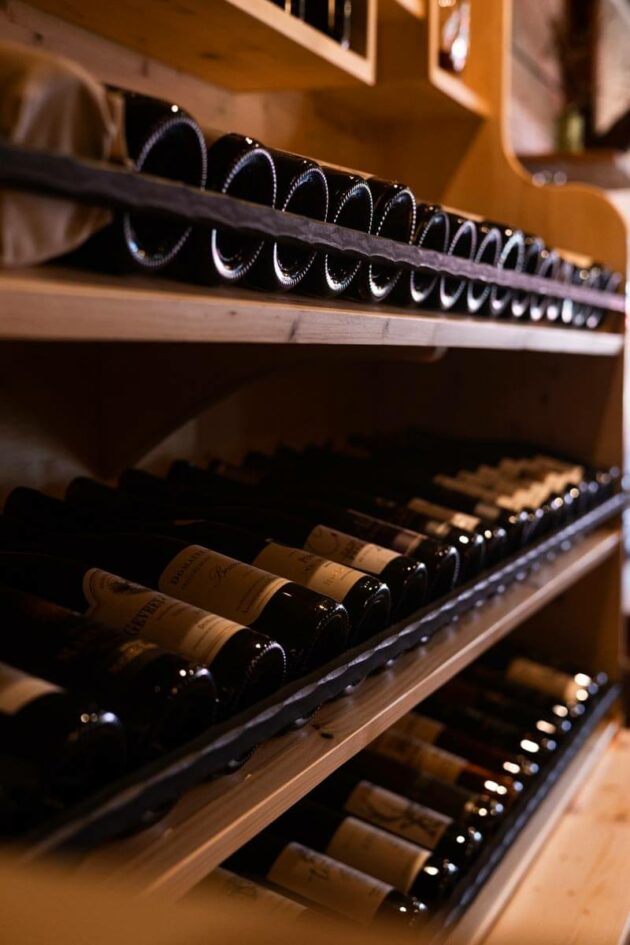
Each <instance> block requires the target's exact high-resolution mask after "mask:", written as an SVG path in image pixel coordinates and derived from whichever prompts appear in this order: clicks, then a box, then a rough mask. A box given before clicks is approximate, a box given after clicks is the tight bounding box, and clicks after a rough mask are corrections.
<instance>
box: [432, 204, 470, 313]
mask: <svg viewBox="0 0 630 945" xmlns="http://www.w3.org/2000/svg"><path fill="white" fill-rule="evenodd" d="M448 216H449V223H450V234H451V241H450V243H449V246H448V250H447V253H448V255H449V256H458V257H461V258H462V259H473V258H474V255H475V252H476V249H477V231H476V230H475V224H474V223H473V221H472V220H465V219H464V218H463V217H459V216H457V215H456V214H453V213H449V215H448ZM467 285H468V280H467V279H462V278H461V277H460V276H447V275H446V274H444V275H442V276H440V286H439V304H440V308H441V309H443V311H445V312H450V311H452V310H453V309H454V308H455V307H456V306H457V304H458V302H459V301H460V299H461V297H462V295H463V293H464V291H465V290H466V288H467Z"/></svg>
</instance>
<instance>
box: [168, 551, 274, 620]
mask: <svg viewBox="0 0 630 945" xmlns="http://www.w3.org/2000/svg"><path fill="white" fill-rule="evenodd" d="M287 583H288V582H287V581H286V580H285V579H284V578H282V577H274V576H273V575H272V574H265V572H264V571H260V570H258V569H257V568H252V567H251V566H250V565H249V564H243V563H242V562H241V561H236V560H235V559H234V558H228V557H226V555H221V554H219V553H218V552H216V551H210V550H209V549H208V548H203V547H202V546H201V545H189V546H188V547H187V548H184V550H183V551H180V553H179V554H178V555H176V556H175V557H174V558H173V560H172V561H171V562H170V564H169V565H168V567H167V568H165V569H164V571H163V572H162V574H161V575H160V580H159V588H160V590H161V591H162V592H163V593H164V594H170V595H171V597H177V598H179V600H185V601H188V603H190V604H195V605H196V606H197V607H201V608H202V609H203V610H210V611H212V612H213V613H216V614H221V616H222V617H228V618H229V619H230V620H237V621H238V622H239V623H241V624H245V625H246V626H249V625H250V624H251V623H253V622H254V620H256V618H257V617H259V616H260V614H261V613H262V611H263V609H264V608H265V606H266V605H267V604H268V603H269V601H270V600H271V598H272V597H273V595H274V594H275V593H276V592H277V591H279V590H280V588H282V587H284V585H285V584H287Z"/></svg>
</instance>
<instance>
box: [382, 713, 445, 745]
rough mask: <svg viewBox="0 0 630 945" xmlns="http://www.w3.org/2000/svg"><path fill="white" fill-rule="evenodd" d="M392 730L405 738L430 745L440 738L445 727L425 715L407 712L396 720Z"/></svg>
mask: <svg viewBox="0 0 630 945" xmlns="http://www.w3.org/2000/svg"><path fill="white" fill-rule="evenodd" d="M393 728H394V729H395V730H396V731H397V732H400V733H401V734H402V735H406V736H407V738H415V739H417V740H418V741H420V742H429V744H431V745H432V744H433V742H434V741H435V740H436V739H438V738H439V737H440V735H441V734H442V732H443V731H444V729H445V728H446V726H445V725H443V724H442V723H441V722H437V721H436V720H435V719H430V718H428V717H427V716H426V715H418V713H417V712H409V713H408V714H407V715H403V717H402V718H401V719H398V721H397V722H395V723H394V726H393Z"/></svg>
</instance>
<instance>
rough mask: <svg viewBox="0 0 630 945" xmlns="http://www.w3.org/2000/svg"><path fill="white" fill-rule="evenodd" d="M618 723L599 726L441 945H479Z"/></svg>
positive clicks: (592, 767) (605, 722) (607, 745)
mask: <svg viewBox="0 0 630 945" xmlns="http://www.w3.org/2000/svg"><path fill="white" fill-rule="evenodd" d="M619 727H620V723H619V721H618V720H617V719H614V718H611V719H609V720H606V721H604V722H602V723H601V724H600V725H599V726H598V727H597V729H596V730H595V731H594V732H593V734H592V735H591V736H590V737H589V738H588V739H587V741H586V744H585V745H584V746H583V747H582V748H581V749H580V751H579V752H578V754H577V755H576V757H575V758H574V759H573V760H572V761H571V763H570V764H569V765H568V767H567V769H566V771H564V772H563V774H562V775H561V776H560V778H559V779H558V781H557V783H556V784H555V785H554V786H553V788H552V789H551V791H550V792H549V794H548V795H547V797H546V798H545V799H544V801H543V802H542V803H541V805H540V806H539V808H538V809H537V810H536V812H535V813H534V815H533V816H532V817H531V818H530V820H529V822H528V824H527V826H526V827H525V828H524V830H523V831H522V832H521V833H520V834H519V835H518V837H517V838H516V840H515V841H514V842H513V843H512V844H511V846H510V849H509V850H508V852H507V853H506V855H505V857H504V858H503V861H502V862H501V864H500V866H499V867H498V869H497V870H496V871H495V872H494V873H493V874H492V875H491V876H490V878H489V879H488V880H487V881H486V882H485V883H484V886H483V889H482V890H481V892H480V893H479V895H478V896H477V898H476V899H475V900H474V901H473V902H472V904H471V905H470V906H469V908H468V909H467V911H466V913H465V914H464V916H463V917H462V919H461V920H460V921H459V922H458V923H457V925H456V926H455V927H454V929H453V930H452V932H451V933H450V934H449V935H448V936H447V937H446V938H445V939H444V940H443V942H442V943H441V945H479V943H481V942H483V940H484V938H485V936H486V933H487V932H488V930H489V929H490V928H491V926H492V925H493V923H494V922H495V920H496V919H497V917H498V916H499V914H500V912H501V910H502V909H503V907H504V906H505V905H507V903H508V901H509V899H510V898H511V896H512V894H513V893H514V891H515V889H516V888H517V886H518V884H519V883H520V882H521V880H522V879H523V878H524V877H525V876H526V874H527V871H528V870H529V868H530V867H531V865H532V863H533V861H534V860H535V858H536V855H537V853H538V852H539V851H540V850H541V849H542V848H543V846H544V845H545V843H546V841H547V840H548V839H549V838H550V836H551V834H552V832H553V830H554V828H555V827H556V826H557V825H558V823H559V821H560V819H561V817H562V815H563V813H564V812H565V810H566V809H567V807H568V806H569V805H570V803H571V801H572V800H573V798H574V797H575V796H576V794H577V793H578V791H579V789H580V788H581V787H582V786H583V785H584V784H585V783H586V782H587V779H588V777H589V775H590V774H591V773H592V771H593V770H594V768H595V767H596V765H597V764H598V763H599V762H600V761H601V760H602V759H603V757H604V754H605V752H606V750H607V748H608V747H609V745H610V743H611V742H612V740H613V738H614V737H615V735H616V734H617V733H618V731H619Z"/></svg>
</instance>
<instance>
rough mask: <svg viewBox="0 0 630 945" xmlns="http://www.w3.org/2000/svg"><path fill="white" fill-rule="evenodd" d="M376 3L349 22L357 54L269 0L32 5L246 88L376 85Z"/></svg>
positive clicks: (40, 0)
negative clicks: (352, 25) (355, 36)
mask: <svg viewBox="0 0 630 945" xmlns="http://www.w3.org/2000/svg"><path fill="white" fill-rule="evenodd" d="M374 3H375V0H365V16H364V17H361V18H359V17H358V16H357V17H356V18H355V20H354V21H353V23H355V22H356V31H357V32H358V33H359V42H358V43H357V46H358V48H359V49H360V53H359V52H355V51H354V50H353V49H343V48H342V47H341V46H340V45H339V43H337V42H335V41H334V40H333V39H331V38H330V37H329V36H326V35H325V34H324V33H321V32H320V31H319V30H316V29H313V27H311V26H309V25H307V24H306V23H304V22H302V20H299V19H298V18H297V17H294V16H291V15H290V14H288V13H286V12H285V11H284V10H283V9H282V8H281V7H278V6H276V5H275V4H274V3H272V2H270V0H212V2H211V3H208V2H207V0H187V2H186V4H183V3H179V4H178V3H160V4H157V5H156V4H155V3H150V2H147V0H112V2H111V3H110V4H107V5H104V4H102V3H91V4H85V3H81V2H80V0H36V2H34V4H33V6H36V7H39V8H40V9H42V10H45V11H46V12H47V13H52V14H54V15H56V16H59V17H61V18H62V19H64V20H69V21H70V22H71V23H74V24H76V25H78V26H81V27H83V28H85V29H87V30H90V31H91V32H93V33H96V34H98V35H100V36H104V37H106V38H107V39H111V40H114V41H115V42H118V43H121V44H122V45H123V46H127V47H129V48H131V49H134V50H136V51H137V52H140V53H142V54H144V55H147V56H152V57H154V58H155V59H157V60H159V61H160V62H163V63H167V64H168V65H170V66H174V67H175V68H177V69H180V70H182V71H183V72H185V73H188V74H190V75H194V76H197V77H198V78H200V79H204V80H205V81H207V82H212V83H214V84H215V85H219V86H223V87H225V88H228V89H232V90H234V91H237V92H251V91H260V90H265V91H270V90H278V89H296V90H297V89H317V88H326V87H328V86H335V85H345V84H348V83H354V82H359V83H362V82H364V83H367V84H373V82H374V73H375V64H374V58H373V53H374V49H373V45H374V44H373V39H372V31H373V26H372V22H373V17H374V15H375V9H374V6H373V5H374ZM360 9H361V3H360V2H359V3H358V4H357V10H360ZM353 13H354V10H353ZM364 51H365V53H366V54H365V55H363V52H364Z"/></svg>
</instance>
